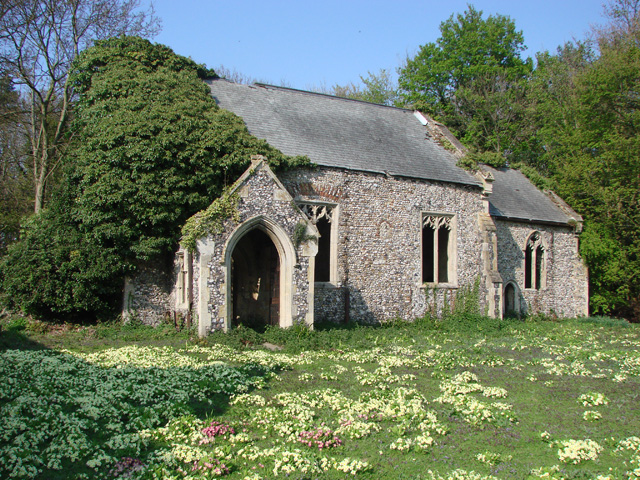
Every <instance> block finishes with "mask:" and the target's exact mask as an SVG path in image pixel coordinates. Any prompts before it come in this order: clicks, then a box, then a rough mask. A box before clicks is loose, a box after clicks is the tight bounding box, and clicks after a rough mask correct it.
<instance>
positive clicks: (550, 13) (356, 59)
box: [143, 0, 605, 89]
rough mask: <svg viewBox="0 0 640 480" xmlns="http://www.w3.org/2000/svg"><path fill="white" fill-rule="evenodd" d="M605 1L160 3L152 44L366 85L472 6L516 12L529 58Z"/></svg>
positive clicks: (576, 29) (244, 65)
mask: <svg viewBox="0 0 640 480" xmlns="http://www.w3.org/2000/svg"><path fill="white" fill-rule="evenodd" d="M603 1H604V0H555V1H552V0H477V1H475V2H468V1H458V0H444V1H443V0H439V1H436V0H421V1H418V0H387V1H380V0H367V1H361V0H341V1H339V0H313V1H302V0H298V1H294V0H274V1H269V0H263V1H259V0H153V4H154V8H155V11H156V14H157V15H158V16H159V17H160V18H161V19H162V24H163V29H162V32H161V33H160V34H159V35H158V36H157V37H156V38H155V39H154V41H156V42H158V43H162V44H165V45H168V46H169V47H171V48H172V49H173V50H174V51H175V52H176V53H178V54H180V55H184V56H187V57H191V58H192V59H193V60H195V61H196V62H198V63H204V64H206V65H207V66H208V67H211V68H216V67H218V66H220V65H224V66H225V67H226V68H228V69H230V70H236V71H238V72H240V73H242V74H243V75H245V76H248V77H251V78H255V79H257V80H259V81H263V82H266V83H271V84H275V85H281V84H283V85H286V86H289V87H293V88H300V89H310V88H314V87H322V86H325V87H327V88H330V87H332V86H333V85H336V84H338V85H345V84H347V83H350V82H359V79H360V76H361V75H363V76H366V75H367V72H368V71H371V72H374V73H377V72H379V71H380V69H382V68H384V69H387V70H388V71H393V72H395V70H396V69H397V67H398V66H399V65H401V64H402V62H403V61H404V59H406V58H407V56H413V55H415V54H416V53H417V51H418V49H419V47H420V46H421V45H424V44H425V43H429V42H433V41H435V40H436V39H437V38H438V37H439V35H440V30H439V26H440V23H441V22H442V21H444V20H446V19H447V18H449V16H450V15H451V14H453V13H462V12H464V10H466V8H467V4H468V3H471V4H473V5H474V6H475V7H476V8H477V9H478V10H482V11H483V12H484V15H485V18H486V16H487V15H489V14H497V13H499V14H502V15H508V16H510V17H511V18H512V19H513V20H514V21H515V23H516V27H517V28H518V29H519V30H522V32H523V34H524V39H525V44H526V45H527V47H528V50H527V52H525V56H533V55H534V54H535V52H537V51H541V50H550V51H555V49H556V47H557V46H558V45H561V44H563V43H564V42H566V41H570V40H572V39H574V38H577V39H583V38H585V35H586V34H587V33H588V32H589V30H590V28H591V26H592V25H597V24H603V23H605V19H604V17H603V16H602V12H603V8H602V2H603ZM143 3H144V2H143Z"/></svg>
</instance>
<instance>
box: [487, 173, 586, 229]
mask: <svg viewBox="0 0 640 480" xmlns="http://www.w3.org/2000/svg"><path fill="white" fill-rule="evenodd" d="M482 169H483V170H485V171H488V172H490V173H491V174H492V175H493V177H494V178H495V181H494V182H493V193H492V194H491V196H490V197H489V213H490V214H491V216H493V217H503V218H505V219H509V220H516V221H518V220H519V221H524V220H526V221H531V222H542V223H551V224H563V225H567V224H568V223H569V221H570V220H571V219H572V218H573V219H574V220H579V221H581V220H582V218H581V217H580V216H579V215H578V214H576V213H575V212H573V211H572V210H571V209H569V207H568V206H565V207H566V209H567V210H568V211H569V212H565V211H563V209H561V208H560V207H559V206H558V205H557V204H556V203H555V202H554V201H552V200H551V198H549V196H548V195H546V194H545V193H543V192H541V191H540V190H538V188H537V187H536V186H535V185H534V184H533V183H531V182H530V181H529V179H528V178H527V177H525V176H524V175H523V174H522V173H521V172H520V171H518V170H512V169H510V168H500V169H495V168H491V167H487V166H483V167H482ZM567 213H572V214H573V215H571V216H569V215H568V214H567Z"/></svg>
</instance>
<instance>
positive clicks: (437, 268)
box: [422, 214, 455, 284]
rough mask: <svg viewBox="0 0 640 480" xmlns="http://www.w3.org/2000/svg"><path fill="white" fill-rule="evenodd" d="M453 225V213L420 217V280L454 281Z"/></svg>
mask: <svg viewBox="0 0 640 480" xmlns="http://www.w3.org/2000/svg"><path fill="white" fill-rule="evenodd" d="M454 227H455V222H454V217H453V215H440V214H424V215H423V217H422V282H423V283H435V284H450V283H454V277H455V270H454V259H455V235H454V234H453V232H454Z"/></svg>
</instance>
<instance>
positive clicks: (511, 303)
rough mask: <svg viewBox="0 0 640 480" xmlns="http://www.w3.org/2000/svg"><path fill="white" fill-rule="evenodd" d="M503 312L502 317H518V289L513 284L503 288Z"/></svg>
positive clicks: (519, 312)
mask: <svg viewBox="0 0 640 480" xmlns="http://www.w3.org/2000/svg"><path fill="white" fill-rule="evenodd" d="M503 295H504V297H503V298H504V312H503V316H505V317H507V316H514V315H515V316H518V317H519V316H520V314H521V311H520V289H519V288H518V286H517V285H516V284H514V283H513V282H509V283H507V284H506V285H505V287H504V293H503Z"/></svg>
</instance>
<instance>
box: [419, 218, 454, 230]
mask: <svg viewBox="0 0 640 480" xmlns="http://www.w3.org/2000/svg"><path fill="white" fill-rule="evenodd" d="M452 218H453V217H450V216H446V215H444V216H443V215H426V216H425V217H424V218H423V219H422V226H423V227H431V228H433V229H434V230H438V229H439V228H446V229H447V230H449V231H450V230H451V219H452Z"/></svg>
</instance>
